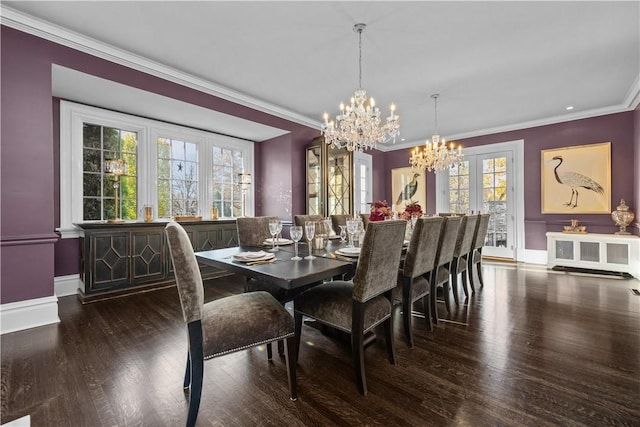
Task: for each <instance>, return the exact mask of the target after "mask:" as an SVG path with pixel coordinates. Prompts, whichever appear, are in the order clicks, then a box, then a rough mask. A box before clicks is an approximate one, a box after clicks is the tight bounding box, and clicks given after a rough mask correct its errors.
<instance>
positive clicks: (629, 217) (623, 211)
mask: <svg viewBox="0 0 640 427" xmlns="http://www.w3.org/2000/svg"><path fill="white" fill-rule="evenodd" d="M611 218H612V219H613V222H615V223H616V225H617V226H619V227H620V231H616V232H615V234H631V233H629V232H628V231H627V227H628V226H629V224H631V221H633V218H635V215H634V213H633V212H632V211H630V210H629V206H627V203H626V202H625V201H624V199H620V205H618V207H617V208H616V210H615V211H613V212H611Z"/></svg>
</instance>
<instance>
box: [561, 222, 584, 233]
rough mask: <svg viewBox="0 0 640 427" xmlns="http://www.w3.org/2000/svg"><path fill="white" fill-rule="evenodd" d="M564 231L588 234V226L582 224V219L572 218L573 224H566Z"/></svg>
mask: <svg viewBox="0 0 640 427" xmlns="http://www.w3.org/2000/svg"><path fill="white" fill-rule="evenodd" d="M563 233H577V234H586V233H587V227H586V226H584V225H580V221H578V220H577V219H572V220H571V225H565V226H564V230H563Z"/></svg>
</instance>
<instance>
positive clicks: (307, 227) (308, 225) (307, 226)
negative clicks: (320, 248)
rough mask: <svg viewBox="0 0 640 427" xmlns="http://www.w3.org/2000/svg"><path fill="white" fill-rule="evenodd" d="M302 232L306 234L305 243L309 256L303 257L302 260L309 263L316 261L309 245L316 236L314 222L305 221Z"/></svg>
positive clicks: (311, 246)
mask: <svg viewBox="0 0 640 427" xmlns="http://www.w3.org/2000/svg"><path fill="white" fill-rule="evenodd" d="M304 231H305V233H306V234H307V243H308V244H309V255H307V256H306V257H304V259H307V260H309V261H311V260H314V259H316V257H314V256H313V254H312V251H313V245H312V243H311V242H312V240H313V236H314V235H315V234H316V223H315V222H314V221H306V222H305V223H304Z"/></svg>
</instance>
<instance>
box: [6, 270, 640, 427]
mask: <svg viewBox="0 0 640 427" xmlns="http://www.w3.org/2000/svg"><path fill="white" fill-rule="evenodd" d="M484 272H485V283H486V285H485V287H484V288H483V289H481V290H478V291H477V292H476V294H475V295H473V296H472V297H471V298H470V300H469V301H466V303H465V304H464V305H462V303H461V305H460V306H459V307H456V308H454V311H453V313H452V314H451V315H449V316H447V315H446V313H445V309H444V305H443V304H438V309H439V311H440V314H441V316H443V317H445V318H448V320H449V321H446V322H441V323H440V324H439V325H437V326H436V327H435V329H434V331H432V332H428V331H427V329H426V326H425V323H424V321H423V319H421V318H418V317H416V318H414V325H413V328H414V337H415V341H416V346H415V348H413V349H409V348H408V347H407V345H406V341H405V339H404V333H403V330H402V322H401V318H400V313H399V312H396V317H395V319H396V324H395V331H396V334H395V337H396V341H395V343H396V351H397V365H396V366H392V365H390V364H389V362H388V361H387V357H386V350H385V344H384V334H383V333H382V332H381V333H379V334H378V335H379V336H380V338H379V339H378V340H377V341H376V342H374V343H373V344H372V345H371V346H370V347H369V348H368V349H367V351H366V356H365V358H366V369H367V379H368V387H369V394H368V396H366V397H363V396H361V395H360V394H358V391H357V388H356V385H355V379H354V370H353V365H352V360H351V353H350V349H349V346H348V344H347V343H346V342H345V341H343V340H339V339H335V338H332V337H330V336H327V335H323V334H322V333H321V332H320V331H318V330H317V329H315V328H313V327H310V326H308V325H306V326H304V327H303V335H302V340H303V344H302V345H301V354H300V360H299V364H298V392H299V399H298V401H297V402H291V401H290V400H289V399H288V388H287V376H286V370H285V363H284V358H281V357H278V356H275V357H274V360H273V362H271V363H269V362H267V360H266V351H265V348H264V347H258V348H257V349H253V350H249V351H244V352H240V353H236V354H232V355H228V356H224V357H221V358H217V359H213V360H210V361H207V362H206V363H205V378H204V388H203V394H202V404H201V407H200V415H199V417H198V423H197V424H198V425H199V426H209V425H219V426H250V425H291V426H293V425H311V426H324V425H371V426H373V425H380V426H389V425H398V426H401V425H418V426H431V425H433V426H454V425H463V426H547V425H563V426H566V425H571V426H579V425H584V426H604V425H627V426H639V425H640V297H639V296H635V295H633V293H632V292H631V291H630V288H640V281H638V280H633V279H619V278H610V277H606V276H596V275H576V274H569V273H566V272H551V271H547V270H546V269H544V268H542V267H538V266H528V265H518V266H517V267H516V266H515V265H513V264H500V263H491V264H489V263H487V264H485V269H484ZM241 291H242V282H241V280H239V279H238V278H235V277H230V278H222V279H217V280H216V281H211V282H208V283H207V285H206V299H207V300H211V299H215V298H219V297H224V296H226V295H230V294H234V293H238V292H241ZM461 296H463V294H462V292H461ZM463 300H464V298H462V300H461V301H463ZM59 307H60V319H61V322H60V323H59V324H57V325H50V326H44V327H40V328H35V329H31V330H27V331H21V332H16V333H12V334H6V335H3V336H2V338H1V339H2V342H1V344H2V383H1V391H2V407H1V410H2V412H1V421H2V423H5V422H8V421H11V420H13V419H16V418H19V417H22V416H25V415H30V416H31V425H32V426H133V425H135V426H180V425H184V422H185V419H186V413H187V406H188V400H187V397H186V395H185V394H184V393H183V390H182V378H183V374H184V367H185V357H186V351H187V333H186V327H185V325H184V323H183V320H182V314H181V310H180V303H179V300H178V295H177V291H176V290H175V288H170V289H164V290H159V291H154V292H149V293H145V294H140V295H134V296H129V297H123V298H119V299H115V300H111V301H103V302H97V303H93V304H88V305H84V306H83V305H81V304H80V303H79V302H78V300H77V298H76V297H64V298H61V299H60V301H59Z"/></svg>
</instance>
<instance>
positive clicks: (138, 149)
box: [58, 101, 254, 238]
mask: <svg viewBox="0 0 640 427" xmlns="http://www.w3.org/2000/svg"><path fill="white" fill-rule="evenodd" d="M116 158H117V159H122V160H124V161H125V163H126V172H125V173H124V174H123V175H118V176H117V178H116V177H114V175H113V174H111V175H109V174H106V173H105V171H104V166H103V165H104V162H105V160H112V159H116ZM253 167H254V161H253V142H251V141H246V140H242V139H237V138H233V137H229V136H223V135H218V134H215V133H212V132H206V131H201V130H196V129H191V128H188V127H185V126H179V125H171V124H167V123H164V122H159V121H155V120H152V119H146V118H141V117H137V116H131V115H128V114H123V113H117V112H113V111H109V110H103V109H100V108H95V107H89V106H86V105H81V104H76V103H73V102H68V101H61V103H60V228H59V229H58V231H60V233H61V236H62V238H72V237H78V236H79V235H80V229H78V228H77V227H75V226H74V225H73V224H77V223H82V222H89V221H105V220H108V219H111V218H115V217H119V218H122V219H124V220H130V221H135V220H140V221H141V220H142V206H145V205H152V206H153V207H154V217H155V218H158V219H160V220H168V219H169V218H171V217H172V216H175V215H201V216H202V217H203V218H204V219H208V218H209V215H210V212H211V209H210V208H211V207H213V206H216V207H218V210H219V215H220V216H221V217H229V218H233V217H236V216H238V215H240V213H241V212H242V203H243V198H242V195H241V191H240V186H239V185H238V173H240V172H244V171H247V172H249V173H251V172H253ZM116 179H117V184H118V190H119V197H118V201H119V205H118V212H117V215H116V212H115V203H114V202H115V188H114V184H116ZM247 196H248V197H247V198H246V203H247V206H246V207H245V209H246V213H248V214H252V212H253V192H249V194H247Z"/></svg>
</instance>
